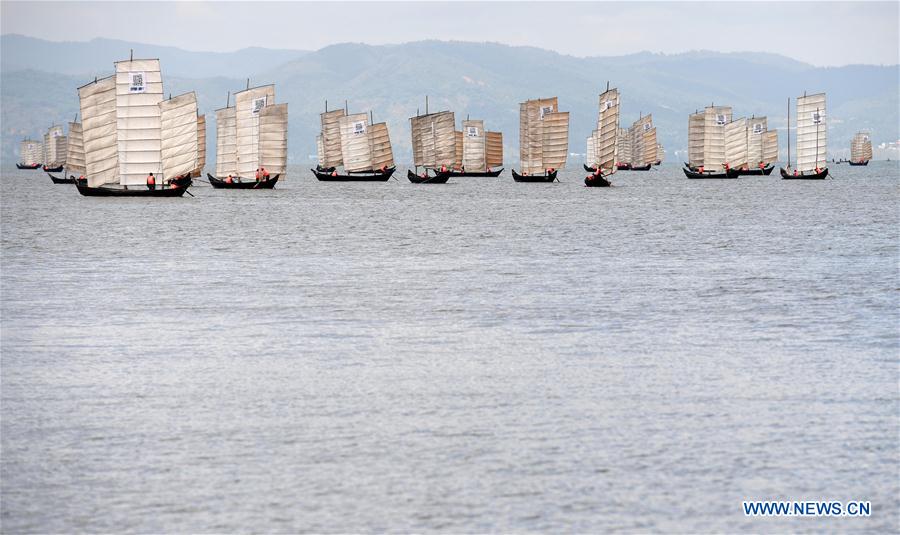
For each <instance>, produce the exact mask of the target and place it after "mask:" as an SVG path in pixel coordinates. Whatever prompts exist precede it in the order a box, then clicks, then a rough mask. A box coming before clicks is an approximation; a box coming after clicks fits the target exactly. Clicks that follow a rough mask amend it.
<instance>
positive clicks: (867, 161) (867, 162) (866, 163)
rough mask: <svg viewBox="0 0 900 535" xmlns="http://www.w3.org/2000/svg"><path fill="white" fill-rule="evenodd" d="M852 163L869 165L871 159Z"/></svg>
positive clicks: (852, 163)
mask: <svg viewBox="0 0 900 535" xmlns="http://www.w3.org/2000/svg"><path fill="white" fill-rule="evenodd" d="M850 165H869V160H866V161H864V162H850Z"/></svg>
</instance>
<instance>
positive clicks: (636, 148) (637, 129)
mask: <svg viewBox="0 0 900 535" xmlns="http://www.w3.org/2000/svg"><path fill="white" fill-rule="evenodd" d="M651 128H653V116H652V115H645V116H643V117H641V118H640V119H638V120H637V121H635V122H634V123H633V124H632V125H631V163H632V165H633V166H635V167H641V166H644V165H647V164H648V163H651V162H648V161H647V156H655V153H656V139H655V138H654V140H653V143H654V145H653V148H652V150H647V148H646V147H645V146H644V133H645V132H648V131H650V129H651Z"/></svg>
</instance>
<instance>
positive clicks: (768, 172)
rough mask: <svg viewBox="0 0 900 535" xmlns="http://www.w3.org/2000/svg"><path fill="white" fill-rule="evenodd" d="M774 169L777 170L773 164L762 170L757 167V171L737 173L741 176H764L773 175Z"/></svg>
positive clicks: (743, 170)
mask: <svg viewBox="0 0 900 535" xmlns="http://www.w3.org/2000/svg"><path fill="white" fill-rule="evenodd" d="M772 169H775V166H774V165H772V164H769V165H767V166H766V167H763V168H762V169H760V168H759V167H757V168H756V169H742V170H740V171H738V172H737V174H738V175H739V176H762V175H771V174H772Z"/></svg>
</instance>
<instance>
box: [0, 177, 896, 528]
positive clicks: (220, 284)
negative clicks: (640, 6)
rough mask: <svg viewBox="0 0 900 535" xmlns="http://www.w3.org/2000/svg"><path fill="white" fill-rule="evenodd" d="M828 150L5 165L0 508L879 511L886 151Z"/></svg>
mask: <svg viewBox="0 0 900 535" xmlns="http://www.w3.org/2000/svg"><path fill="white" fill-rule="evenodd" d="M6 165H9V164H8V163H6ZM578 166H580V163H576V164H574V165H570V167H571V168H573V169H574V168H576V167H578ZM833 171H834V172H835V173H836V174H837V178H836V179H835V180H830V181H825V182H818V183H817V182H786V181H782V180H780V179H778V178H777V177H775V176H771V177H748V178H744V179H741V180H736V181H689V180H686V179H685V178H684V177H683V175H681V173H680V171H679V169H678V168H677V167H676V166H675V165H665V166H663V167H662V168H661V169H658V170H655V171H653V172H649V173H634V172H633V173H620V174H617V175H616V177H615V178H614V182H616V183H617V184H618V185H619V186H620V187H616V188H613V189H609V190H604V189H586V188H583V187H582V186H581V182H580V179H581V178H582V177H583V173H581V172H580V171H578V172H576V171H574V170H572V171H569V172H567V173H563V174H562V182H561V183H557V184H516V183H514V182H513V181H512V179H511V178H510V177H509V174H508V172H507V174H506V175H505V176H504V177H502V178H500V179H474V178H467V179H457V180H456V183H455V184H448V185H446V186H415V185H412V184H410V183H408V182H407V181H406V180H405V177H402V176H400V177H399V178H402V179H403V180H402V181H393V180H392V181H390V182H389V183H382V184H328V183H319V182H316V181H314V180H313V178H312V177H311V175H310V173H309V171H308V170H305V169H304V168H302V167H297V168H296V169H292V173H291V175H290V177H289V179H288V180H287V182H286V183H284V184H283V185H282V184H279V185H278V189H276V190H274V191H253V192H237V191H219V190H213V189H211V188H209V187H203V186H204V185H202V184H201V185H200V186H199V187H196V188H193V189H192V190H191V191H192V192H193V193H194V195H196V198H187V197H186V198H184V199H172V200H162V199H160V200H155V201H153V202H148V201H142V200H128V199H119V200H115V199H91V198H84V197H80V196H79V195H77V194H76V192H75V190H74V188H73V187H72V186H54V185H52V184H51V183H50V181H49V179H48V178H47V177H46V176H45V175H43V174H41V173H35V172H30V171H14V170H13V171H10V170H8V169H4V170H3V176H2V179H0V196H2V197H0V198H2V310H0V312H2V460H0V469H2V472H0V476H2V526H3V531H5V532H9V533H13V532H72V531H90V532H122V531H135V532H160V531H185V532H210V531H215V532H223V531H225V532H228V531H255V532H285V531H292V532H293V531H384V530H390V531H420V532H421V531H447V532H459V531H479V532H481V531H516V532H523V531H532V532H533V531H547V532H596V531H605V530H612V529H615V530H622V531H651V530H652V531H679V532H692V531H716V532H722V531H776V530H790V531H801V532H806V531H822V530H840V531H856V530H870V531H895V530H897V529H898V526H900V517H898V515H900V498H898V496H900V484H898V477H897V470H898V463H900V453H898V447H900V446H898V440H900V438H898V437H900V424H898V421H900V396H898V349H900V344H898V339H900V335H898V325H900V313H898V295H900V293H898V259H900V254H898V243H900V235H898V234H900V231H898V229H900V221H898V220H900V217H898V201H900V173H898V167H897V164H896V163H888V162H876V163H873V164H871V165H870V166H869V167H866V168H850V167H848V166H846V165H838V166H834V167H833ZM776 173H777V171H776ZM400 174H401V173H399V172H398V175H400ZM25 185H27V187H23V186H25ZM745 499H794V500H807V499H837V500H869V501H871V502H872V506H873V511H872V516H871V517H869V518H841V519H809V518H806V519H793V520H792V519H774V518H769V519H756V520H754V519H748V518H745V517H744V516H743V513H742V509H741V501H742V500H745Z"/></svg>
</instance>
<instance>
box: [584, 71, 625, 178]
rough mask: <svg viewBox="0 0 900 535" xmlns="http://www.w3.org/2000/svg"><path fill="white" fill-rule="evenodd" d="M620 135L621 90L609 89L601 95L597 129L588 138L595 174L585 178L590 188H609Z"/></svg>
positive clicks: (590, 160)
mask: <svg viewBox="0 0 900 535" xmlns="http://www.w3.org/2000/svg"><path fill="white" fill-rule="evenodd" d="M618 134H619V90H618V89H615V88H613V89H609V85H608V84H607V89H606V91H604V92H603V93H602V94H600V100H599V111H598V112H597V129H596V130H594V131H593V132H592V133H591V136H590V137H588V154H589V156H591V158H590V159H589V160H588V161H589V162H590V163H591V167H592V169H593V170H594V172H593V173H592V174H590V175H588V176H586V177H585V178H584V185H585V186H588V187H609V186H611V185H612V184H610V182H609V177H610V175H612V174H613V173H615V172H616V170H617V169H616V155H617V150H618Z"/></svg>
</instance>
